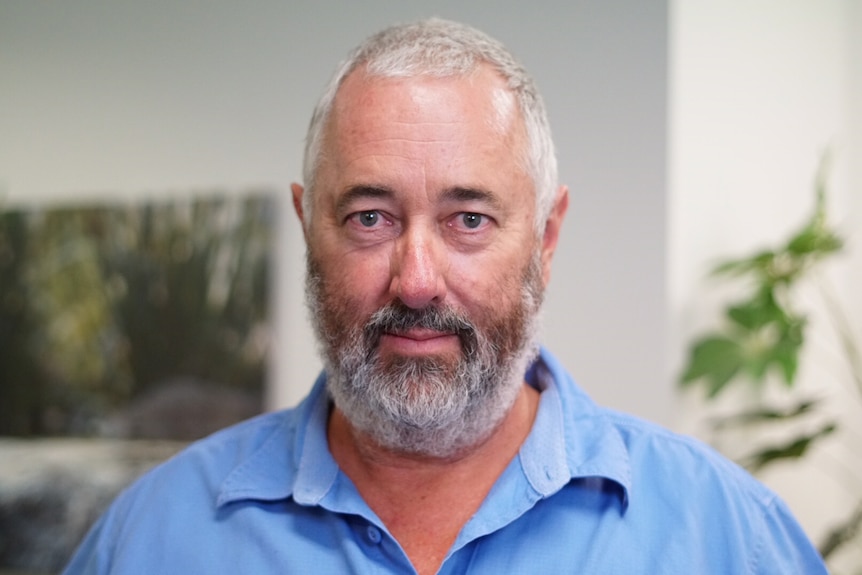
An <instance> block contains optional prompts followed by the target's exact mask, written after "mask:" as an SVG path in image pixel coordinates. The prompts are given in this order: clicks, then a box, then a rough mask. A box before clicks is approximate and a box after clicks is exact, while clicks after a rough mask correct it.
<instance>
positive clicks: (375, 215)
mask: <svg viewBox="0 0 862 575" xmlns="http://www.w3.org/2000/svg"><path fill="white" fill-rule="evenodd" d="M353 217H354V218H355V219H356V221H357V222H358V223H359V224H360V225H361V226H363V227H366V228H373V227H374V226H376V225H377V224H378V223H379V222H380V219H381V218H380V212H376V211H367V212H357V213H356V214H354V216H353Z"/></svg>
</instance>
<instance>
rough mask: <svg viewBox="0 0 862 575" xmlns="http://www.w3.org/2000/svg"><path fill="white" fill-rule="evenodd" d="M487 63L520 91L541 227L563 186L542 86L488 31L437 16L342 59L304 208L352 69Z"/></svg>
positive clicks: (446, 70) (314, 145)
mask: <svg viewBox="0 0 862 575" xmlns="http://www.w3.org/2000/svg"><path fill="white" fill-rule="evenodd" d="M481 64H487V65H490V66H491V67H492V68H493V69H494V70H496V71H497V73H499V74H500V76H502V78H503V79H504V80H505V82H506V85H507V87H508V89H509V90H510V91H511V92H512V94H513V95H514V96H515V98H516V100H517V102H518V107H519V109H520V112H521V117H522V119H523V122H524V128H525V130H526V136H527V142H526V146H525V148H526V149H525V150H524V151H523V153H524V155H525V157H524V158H523V159H522V161H523V162H524V164H525V168H526V169H527V172H528V174H529V176H530V177H531V179H532V180H533V186H534V191H535V200H536V221H535V225H536V230H537V232H541V231H542V230H543V229H544V226H545V222H546V221H547V218H548V216H549V215H550V212H551V208H552V206H553V201H554V195H555V190H556V187H557V158H556V154H555V151H554V142H553V139H552V137H551V128H550V124H549V122H548V116H547V111H546V110H545V104H544V102H543V101H542V97H541V95H540V94H539V91H538V89H537V88H536V85H535V83H534V81H533V79H532V78H531V77H530V75H529V74H528V73H527V71H526V70H525V69H524V67H523V66H522V65H521V64H520V63H519V62H518V61H517V60H516V59H515V58H514V56H512V54H511V53H510V52H509V51H508V50H507V49H506V48H505V47H504V46H503V44H501V43H500V42H498V41H497V40H495V39H493V38H491V37H490V36H488V35H487V34H485V33H483V32H481V31H479V30H477V29H475V28H472V27H470V26H467V25H465V24H460V23H457V22H451V21H448V20H442V19H439V18H431V19H428V20H422V21H419V22H415V23H412V24H398V25H395V26H391V27H389V28H386V29H384V30H382V31H380V32H378V33H377V34H374V35H373V36H371V37H369V38H368V39H366V40H365V41H364V42H363V43H362V44H360V45H359V46H357V47H356V48H354V49H353V51H352V52H350V53H349V54H348V56H347V58H346V59H345V60H344V61H343V62H341V64H339V66H338V67H337V68H336V70H335V74H334V75H333V76H332V79H331V80H330V81H329V84H328V85H327V86H326V88H325V90H324V92H323V95H322V96H321V97H320V100H319V101H318V102H317V106H316V107H315V109H314V113H313V115H312V117H311V123H310V124H309V127H308V134H307V135H306V140H305V158H304V160H303V179H304V183H305V187H306V193H305V194H304V197H303V212H304V214H305V216H306V221H308V218H309V217H310V215H311V209H312V205H311V199H312V196H313V194H314V187H315V183H316V182H315V179H316V176H317V170H318V168H319V166H320V162H321V153H322V147H323V138H324V136H323V133H324V129H325V126H326V123H327V120H328V119H329V115H330V113H331V111H332V106H333V103H334V102H335V97H336V94H337V93H338V89H339V88H340V87H341V84H342V83H343V82H344V80H345V78H347V76H349V75H350V73H351V72H353V71H354V70H356V69H357V68H359V67H360V66H363V65H364V66H365V68H366V73H367V74H368V75H370V76H377V77H389V78H393V77H402V78H405V77H406V78H410V77H417V76H423V75H428V76H438V77H448V76H463V75H467V74H469V73H471V72H472V71H474V70H475V69H476V68H477V67H478V66H480V65H481Z"/></svg>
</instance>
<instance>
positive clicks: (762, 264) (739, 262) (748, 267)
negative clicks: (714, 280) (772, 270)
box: [712, 250, 775, 276]
mask: <svg viewBox="0 0 862 575" xmlns="http://www.w3.org/2000/svg"><path fill="white" fill-rule="evenodd" d="M774 259H775V252H773V251H772V250H765V251H762V252H759V253H757V254H755V255H754V256H752V257H748V258H741V259H735V260H728V261H726V262H723V263H720V264H719V265H718V266H716V267H715V268H714V269H713V270H712V275H716V276H718V275H729V276H741V275H744V274H746V273H749V272H752V271H756V272H761V274H762V273H763V272H765V270H767V269H768V268H769V266H770V264H771V263H772V261H773V260H774Z"/></svg>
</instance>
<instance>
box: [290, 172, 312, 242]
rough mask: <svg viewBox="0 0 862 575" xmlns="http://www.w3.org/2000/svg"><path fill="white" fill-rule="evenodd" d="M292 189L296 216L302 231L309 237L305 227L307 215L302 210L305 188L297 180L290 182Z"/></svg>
mask: <svg viewBox="0 0 862 575" xmlns="http://www.w3.org/2000/svg"><path fill="white" fill-rule="evenodd" d="M290 191H291V193H292V195H293V210H294V211H295V212H296V217H298V218H299V224H300V225H301V226H302V233H303V235H304V236H306V240H307V239H308V230H307V229H305V217H304V215H303V211H302V195H303V194H304V193H305V189H304V188H303V187H302V186H301V185H299V184H297V183H296V182H294V183H292V184H290Z"/></svg>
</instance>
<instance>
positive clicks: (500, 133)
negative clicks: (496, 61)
mask: <svg viewBox="0 0 862 575" xmlns="http://www.w3.org/2000/svg"><path fill="white" fill-rule="evenodd" d="M525 143H526V137H525V129H524V123H523V119H522V115H521V113H520V109H519V107H518V105H517V100H516V98H515V96H514V95H513V94H512V92H511V91H510V90H509V89H508V87H507V86H506V84H505V81H504V80H503V79H502V77H500V76H499V74H497V73H496V72H495V71H494V70H493V69H492V68H490V66H487V65H482V66H479V67H477V69H475V70H474V71H473V72H472V73H470V74H469V75H464V76H449V77H434V76H417V77H411V78H401V77H395V78H390V77H379V76H369V75H368V74H366V73H365V71H364V70H363V69H358V70H356V71H354V72H353V73H351V74H350V75H349V76H348V77H347V78H346V79H345V81H344V82H343V83H342V85H341V87H340V88H339V91H338V94H337V96H336V98H335V102H334V104H333V109H332V112H331V115H330V117H329V120H328V122H327V125H326V127H325V130H324V139H323V149H322V152H323V154H322V157H321V160H322V165H321V168H324V167H326V165H327V164H328V168H329V169H328V170H326V169H323V170H322V171H324V172H326V171H329V172H330V174H329V175H330V176H332V175H334V174H332V173H331V172H332V171H333V169H334V172H335V173H336V174H337V175H344V174H346V173H348V172H350V170H351V169H352V168H355V167H356V166H357V164H359V165H361V164H362V163H363V162H365V163H369V164H374V163H375V162H376V164H377V165H380V163H381V162H383V163H386V162H387V161H389V160H393V161H394V160H400V161H401V162H400V164H399V165H401V164H403V163H404V162H409V161H411V160H412V161H415V162H423V163H424V164H425V167H426V168H428V169H430V170H432V171H434V170H437V171H438V172H439V171H441V170H442V171H449V172H450V173H451V174H452V175H453V177H454V176H455V175H456V174H458V173H459V172H458V170H459V169H464V170H465V171H467V172H469V171H470V168H472V169H473V170H475V171H481V170H483V169H486V170H487V169H494V170H499V169H500V168H501V167H505V168H506V169H508V170H510V171H513V172H524V173H525V172H526V170H525V169H524V166H525V165H526V162H525V161H523V160H524V157H525V154H524V153H523V152H524V150H525V149H526V148H525ZM462 175H463V174H462Z"/></svg>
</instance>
